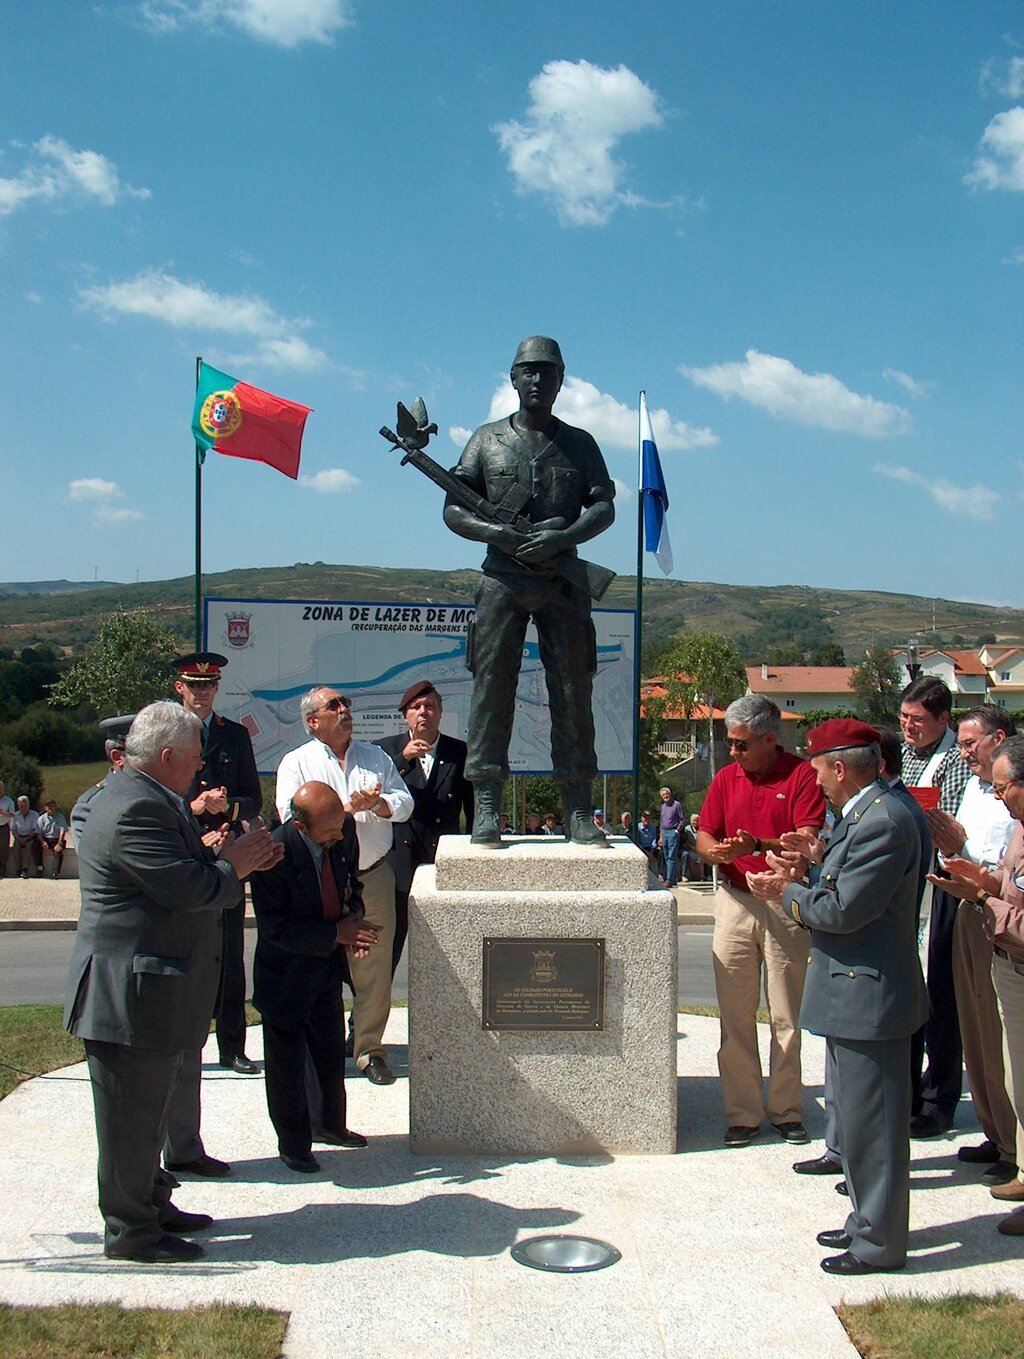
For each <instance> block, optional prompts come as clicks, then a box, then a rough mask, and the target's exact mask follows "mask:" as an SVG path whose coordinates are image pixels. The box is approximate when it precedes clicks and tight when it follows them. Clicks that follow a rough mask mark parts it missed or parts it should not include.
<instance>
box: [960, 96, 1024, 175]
mask: <svg viewBox="0 0 1024 1359" xmlns="http://www.w3.org/2000/svg"><path fill="white" fill-rule="evenodd" d="M985 153H987V154H985ZM964 183H965V184H970V185H971V186H972V188H976V189H1009V190H1011V191H1012V192H1014V193H1024V108H1021V107H1020V106H1019V105H1018V107H1017V108H1012V109H1006V110H1004V112H1002V113H997V114H996V116H995V117H994V118H993V119H992V121H991V122H990V123H989V125H988V127H987V128H986V129H985V131H984V133H983V134H982V138H981V151H980V152H979V154H978V155H977V156H975V158H974V168H973V170H971V172H970V173H969V174H966V175H964Z"/></svg>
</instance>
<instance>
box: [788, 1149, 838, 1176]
mask: <svg viewBox="0 0 1024 1359" xmlns="http://www.w3.org/2000/svg"><path fill="white" fill-rule="evenodd" d="M793 1169H794V1170H795V1171H796V1173H797V1174H798V1175H841V1174H842V1173H843V1163H842V1161H837V1160H836V1158H835V1157H834V1156H829V1154H828V1152H826V1153H825V1154H824V1156H815V1158H814V1159H813V1160H812V1161H797V1162H796V1163H795V1165H794V1166H793Z"/></svg>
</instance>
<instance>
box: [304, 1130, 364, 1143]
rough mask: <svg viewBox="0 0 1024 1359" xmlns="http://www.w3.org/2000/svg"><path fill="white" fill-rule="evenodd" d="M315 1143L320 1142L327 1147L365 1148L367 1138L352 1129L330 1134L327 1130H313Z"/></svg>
mask: <svg viewBox="0 0 1024 1359" xmlns="http://www.w3.org/2000/svg"><path fill="white" fill-rule="evenodd" d="M313 1141H314V1142H320V1143H322V1144H323V1145H324V1146H326V1147H365V1146H366V1138H365V1137H364V1136H363V1134H362V1133H357V1132H353V1131H352V1130H351V1128H345V1129H344V1130H343V1131H342V1132H340V1133H333V1132H328V1131H327V1130H326V1129H325V1128H314V1129H313Z"/></svg>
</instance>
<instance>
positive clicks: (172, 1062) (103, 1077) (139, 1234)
mask: <svg viewBox="0 0 1024 1359" xmlns="http://www.w3.org/2000/svg"><path fill="white" fill-rule="evenodd" d="M85 1056H86V1061H87V1062H88V1065H89V1080H90V1082H91V1084H92V1099H93V1109H94V1111H95V1115H96V1143H97V1149H98V1153H99V1165H98V1175H97V1178H98V1181H99V1203H100V1212H101V1213H102V1214H103V1221H104V1224H105V1234H104V1235H105V1244H106V1245H107V1246H108V1247H109V1246H112V1245H115V1244H119V1245H124V1244H128V1243H131V1244H132V1245H136V1246H141V1245H148V1244H150V1243H152V1242H154V1241H156V1240H158V1239H159V1237H160V1236H161V1235H163V1229H162V1227H161V1226H160V1217H161V1214H162V1213H163V1211H164V1209H165V1208H166V1206H167V1204H168V1202H169V1201H170V1197H171V1190H170V1185H169V1181H168V1177H167V1176H166V1175H165V1174H164V1172H163V1171H162V1170H161V1169H160V1148H161V1146H162V1145H163V1141H164V1134H165V1132H166V1130H167V1111H168V1108H169V1106H170V1100H171V1091H172V1089H173V1088H174V1080H175V1077H176V1075H177V1073H178V1067H179V1066H180V1064H181V1051H180V1049H175V1050H173V1051H165V1050H163V1049H158V1048H129V1047H125V1046H123V1045H122V1044H120V1043H100V1042H97V1041H96V1040H94V1039H91V1038H87V1039H85Z"/></svg>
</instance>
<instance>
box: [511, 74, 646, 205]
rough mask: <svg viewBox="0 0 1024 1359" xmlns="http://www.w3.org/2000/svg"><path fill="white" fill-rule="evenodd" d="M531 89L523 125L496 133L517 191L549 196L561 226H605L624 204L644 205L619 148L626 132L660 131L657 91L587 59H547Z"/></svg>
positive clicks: (513, 124)
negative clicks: (627, 181) (630, 185)
mask: <svg viewBox="0 0 1024 1359" xmlns="http://www.w3.org/2000/svg"><path fill="white" fill-rule="evenodd" d="M529 88H530V100H531V103H530V106H529V108H528V109H527V111H526V116H525V118H524V119H523V121H522V122H509V123H498V124H496V125H495V126H494V127H493V128H492V131H493V132H495V133H496V134H497V136H498V140H499V142H500V144H501V149H502V150H503V151H504V152H505V154H506V156H507V157H508V168H509V170H510V171H511V173H512V175H513V177H514V179H515V181H516V188H517V190H518V191H519V192H520V193H539V194H541V195H543V196H544V197H546V198H549V199H550V200H551V201H552V202H553V204H554V206H555V208H556V209H557V211H558V217H559V220H560V221H561V222H562V223H563V225H564V224H569V225H572V226H601V225H603V224H604V223H605V222H607V221H608V219H609V218H610V217H611V215H612V213H613V212H614V211H615V209H616V208H617V207H620V206H621V205H623V204H625V205H627V206H631V207H635V206H639V205H644V204H645V200H643V199H641V198H639V197H638V196H637V195H635V194H633V193H630V192H629V191H628V190H626V189H624V188H623V180H624V177H625V171H626V167H625V166H624V165H623V164H622V162H621V161H618V160H616V158H615V155H614V151H615V147H616V145H617V143H618V142H619V140H620V139H621V138H622V137H624V136H626V134H627V133H630V132H640V131H642V130H643V129H644V128H649V127H660V126H661V124H662V123H663V121H664V118H663V115H662V112H661V108H660V101H659V98H658V95H657V94H656V93H655V91H654V90H652V89H651V88H650V87H649V86H647V85H645V84H644V82H643V81H642V80H641V79H640V78H639V76H636V75H634V74H633V72H632V71H631V70H629V68H628V67H626V66H618V67H616V68H615V69H614V70H610V69H606V68H604V67H601V66H592V65H591V64H590V62H589V61H575V62H573V61H549V62H548V63H547V65H546V66H545V67H544V68H543V70H542V71H541V72H540V74H539V75H536V76H534V78H533V79H532V80H531V81H530V87H529ZM648 206H649V205H648Z"/></svg>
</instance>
